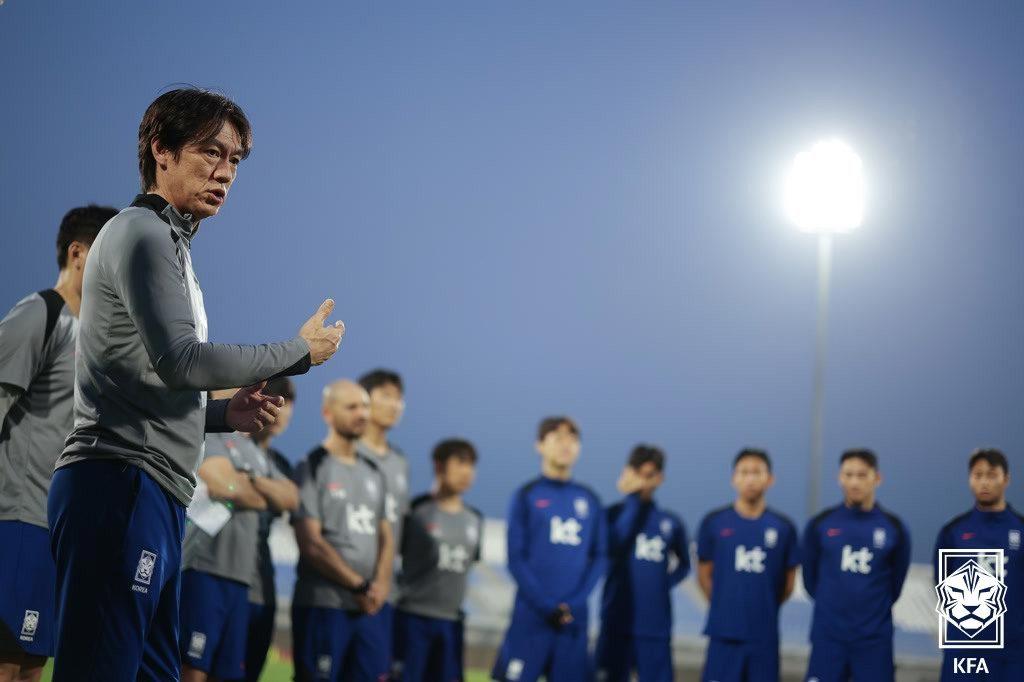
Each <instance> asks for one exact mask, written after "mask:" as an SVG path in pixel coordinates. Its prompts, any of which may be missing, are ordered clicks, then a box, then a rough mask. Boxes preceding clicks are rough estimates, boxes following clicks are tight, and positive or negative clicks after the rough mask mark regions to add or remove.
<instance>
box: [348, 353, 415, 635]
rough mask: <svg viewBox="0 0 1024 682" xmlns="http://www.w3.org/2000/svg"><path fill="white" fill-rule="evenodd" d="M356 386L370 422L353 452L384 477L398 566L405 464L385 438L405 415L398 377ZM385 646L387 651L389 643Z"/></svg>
mask: <svg viewBox="0 0 1024 682" xmlns="http://www.w3.org/2000/svg"><path fill="white" fill-rule="evenodd" d="M359 385H360V386H362V387H363V388H364V389H366V392H367V394H369V396H370V420H369V422H367V424H366V432H365V433H363V436H362V438H360V439H359V442H358V444H357V445H356V449H357V451H358V453H359V456H360V457H366V458H368V459H370V461H372V462H373V463H374V464H376V465H377V467H378V468H379V469H380V471H381V473H382V474H383V475H384V480H385V482H386V483H387V488H388V492H387V496H386V497H385V499H384V504H385V513H386V514H387V518H388V523H390V524H391V535H392V536H393V537H394V540H395V544H394V547H395V560H396V563H397V564H398V565H399V566H400V565H401V548H402V523H403V522H404V520H405V514H406V512H408V511H409V460H407V459H406V457H405V453H403V452H402V451H401V450H400V449H399V448H398V446H397V445H395V444H394V443H392V442H391V441H390V440H388V434H389V433H390V432H391V429H393V428H394V427H395V426H396V425H397V424H398V421H399V420H400V419H401V418H402V413H403V412H404V411H405V398H404V388H403V386H402V377H401V376H399V374H398V373H397V372H394V371H391V370H388V369H375V370H373V371H372V372H367V373H366V374H364V375H363V376H362V377H360V379H359ZM393 598H394V592H392V593H391V594H389V595H388V601H387V602H385V604H384V606H383V607H382V608H381V618H383V619H384V620H386V621H389V624H388V626H387V628H386V632H388V633H389V636H390V633H392V632H393V631H394V625H393V620H394V615H393V613H392V609H391V601H392V600H393ZM386 646H387V648H388V650H389V651H390V650H391V642H390V640H389V641H388V642H387V644H386Z"/></svg>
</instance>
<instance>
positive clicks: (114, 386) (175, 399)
mask: <svg viewBox="0 0 1024 682" xmlns="http://www.w3.org/2000/svg"><path fill="white" fill-rule="evenodd" d="M196 228H197V224H195V223H193V222H192V220H191V216H189V215H187V214H186V215H182V214H181V213H179V212H178V211H177V210H176V209H175V208H174V207H173V206H171V205H170V204H169V203H168V202H167V201H166V200H164V199H163V198H161V197H159V196H157V195H155V194H144V195H139V196H138V197H136V199H135V201H134V202H133V203H132V205H131V206H129V207H128V208H126V209H124V210H123V211H121V212H120V213H118V214H117V215H116V216H115V217H114V218H112V219H111V220H110V221H109V222H108V223H107V224H106V225H104V227H103V229H102V230H101V231H100V234H99V236H98V237H97V238H96V241H95V242H94V243H93V245H92V248H91V249H90V251H89V258H88V260H87V261H86V266H85V279H84V282H83V288H82V307H81V311H80V313H79V334H78V346H77V357H76V359H75V425H74V429H73V430H72V431H71V434H70V435H69V436H68V438H67V442H66V443H65V446H64V452H63V453H62V454H61V456H60V458H59V459H58V460H57V465H56V467H57V468H60V467H62V466H66V465H68V464H72V463H74V462H79V461H82V460H91V459H115V460H123V461H126V462H128V463H130V464H133V465H135V466H138V467H140V468H141V469H143V470H144V471H145V472H146V473H148V474H149V475H150V476H152V477H153V479H154V480H156V482H157V483H159V484H160V485H161V486H162V487H163V488H164V489H165V490H166V491H167V492H168V493H170V494H171V495H173V496H174V497H175V498H176V499H177V500H178V501H179V502H181V504H183V505H188V504H189V502H190V501H191V499H192V492H193V490H194V489H195V483H196V480H195V472H196V469H197V467H198V465H199V461H200V459H201V456H202V447H203V438H204V434H205V433H206V432H218V431H231V429H230V428H229V427H227V426H226V424H225V411H226V408H227V401H211V402H210V403H209V404H207V401H206V393H205V392H206V391H208V390H216V389H221V388H234V387H237V386H247V385H250V384H254V383H257V382H259V381H262V380H264V379H268V378H270V377H273V376H281V375H294V374H302V373H304V372H306V371H307V370H308V369H309V367H310V356H309V346H308V344H307V343H306V342H305V341H304V340H303V339H302V338H300V337H296V338H294V339H292V340H290V341H284V342H281V343H268V344H260V345H255V346H250V345H234V344H222V343H209V342H208V341H207V324H206V311H205V309H204V307H203V295H202V292H201V291H200V289H199V280H198V279H197V278H196V276H195V272H194V271H193V270H192V259H191V255H190V253H189V248H190V245H191V240H192V237H193V236H194V235H195V232H196Z"/></svg>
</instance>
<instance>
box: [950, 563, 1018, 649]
mask: <svg viewBox="0 0 1024 682" xmlns="http://www.w3.org/2000/svg"><path fill="white" fill-rule="evenodd" d="M989 553H998V557H996V560H995V561H989V560H988V559H989V557H988V554H989ZM950 559H953V560H954V561H952V562H950ZM950 563H952V566H955V568H954V569H953V570H951V571H950V572H948V573H947V568H951V567H952V566H950ZM939 565H940V578H941V579H940V580H939V584H938V585H936V586H935V592H936V594H937V596H938V604H937V606H936V607H935V610H936V611H937V612H938V614H939V615H940V616H941V617H942V619H941V620H940V622H939V626H940V627H939V630H940V642H939V646H940V647H941V648H947V647H954V646H955V647H959V648H1002V645H1003V616H1004V615H1005V614H1006V584H1005V583H1004V582H1003V577H1002V573H1003V561H1002V550H981V551H978V550H975V551H973V552H967V551H962V550H960V551H958V550H940V555H939ZM990 568H994V572H993V571H992V570H990ZM950 626H952V627H950ZM993 626H994V627H993ZM983 633H984V634H983Z"/></svg>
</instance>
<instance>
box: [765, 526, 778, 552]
mask: <svg viewBox="0 0 1024 682" xmlns="http://www.w3.org/2000/svg"><path fill="white" fill-rule="evenodd" d="M777 544H779V531H777V530H775V529H774V528H765V530H764V546H765V547H768V548H769V549H771V548H772V547H774V546H775V545H777Z"/></svg>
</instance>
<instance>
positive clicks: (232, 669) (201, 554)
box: [181, 389, 299, 682]
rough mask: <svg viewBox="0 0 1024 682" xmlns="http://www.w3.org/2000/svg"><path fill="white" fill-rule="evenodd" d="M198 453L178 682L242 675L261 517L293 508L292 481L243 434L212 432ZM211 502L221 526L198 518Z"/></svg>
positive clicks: (219, 394)
mask: <svg viewBox="0 0 1024 682" xmlns="http://www.w3.org/2000/svg"><path fill="white" fill-rule="evenodd" d="M234 392H235V391H234V390H230V389H229V390H227V391H214V392H213V393H212V395H211V397H213V398H230V397H231V396H232V395H233V394H234ZM205 449H206V454H205V456H204V458H203V463H202V464H201V465H199V478H200V479H202V481H203V483H204V484H205V488H206V490H205V491H204V492H205V493H206V495H205V498H206V499H203V498H201V497H199V496H197V497H196V498H195V499H194V500H193V504H194V505H195V508H192V507H190V508H189V514H190V516H191V517H193V518H191V519H190V521H191V522H190V523H189V525H188V530H186V531H185V546H184V549H183V550H182V576H181V632H182V638H181V660H182V675H181V679H182V682H206V680H207V679H209V678H211V677H213V678H216V679H219V680H233V679H241V678H242V677H243V676H244V675H243V674H247V673H248V671H247V670H246V639H247V634H248V629H249V627H248V626H249V589H250V587H251V586H252V582H253V580H254V579H255V578H256V575H257V573H258V568H257V564H258V556H259V542H258V537H259V524H260V513H261V512H262V511H264V510H273V511H276V512H281V511H294V510H295V508H296V507H298V505H299V493H298V489H297V488H296V487H295V484H294V483H292V482H291V481H289V480H287V479H286V478H284V477H283V476H282V475H281V474H280V473H278V472H277V470H276V469H275V468H273V467H271V465H270V462H269V460H267V457H266V455H265V454H264V452H263V450H261V449H260V448H259V446H257V445H256V443H254V442H253V441H252V440H251V439H250V438H249V436H246V435H244V434H239V433H234V434H221V433H212V434H210V435H209V436H207V437H206V448H205ZM211 502H212V503H213V504H214V505H216V504H221V505H222V506H223V507H224V508H226V509H227V511H228V512H229V513H230V516H229V517H228V518H227V520H226V522H225V523H224V525H223V526H220V524H219V523H217V524H212V523H209V522H208V521H204V517H203V508H204V507H207V505H209V504H210V503H211ZM215 509H216V508H215ZM217 511H219V509H218V510H217ZM204 526H205V527H204Z"/></svg>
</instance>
